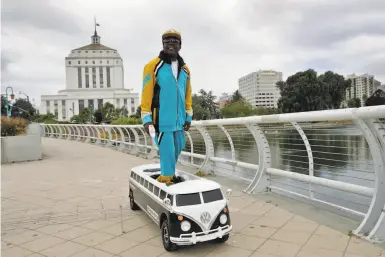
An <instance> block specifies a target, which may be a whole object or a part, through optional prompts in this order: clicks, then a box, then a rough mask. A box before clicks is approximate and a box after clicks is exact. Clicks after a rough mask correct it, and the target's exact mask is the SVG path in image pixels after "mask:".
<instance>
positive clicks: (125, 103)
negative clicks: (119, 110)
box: [123, 98, 127, 106]
mask: <svg viewBox="0 0 385 257" xmlns="http://www.w3.org/2000/svg"><path fill="white" fill-rule="evenodd" d="M123 102H124V106H127V98H124V100H123Z"/></svg>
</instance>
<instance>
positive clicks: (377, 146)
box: [353, 112, 385, 242]
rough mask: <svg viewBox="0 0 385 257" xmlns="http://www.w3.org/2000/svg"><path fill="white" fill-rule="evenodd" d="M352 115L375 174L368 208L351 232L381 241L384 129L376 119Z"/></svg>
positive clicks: (384, 232) (383, 226) (384, 195)
mask: <svg viewBox="0 0 385 257" xmlns="http://www.w3.org/2000/svg"><path fill="white" fill-rule="evenodd" d="M353 116H354V117H355V118H354V119H353V121H354V123H355V124H356V125H357V126H358V127H359V128H360V129H361V131H362V133H363V134H364V136H365V139H366V140H367V142H368V145H369V148H370V152H371V154H372V157H373V166H374V172H375V175H376V178H375V186H374V195H373V198H372V202H371V204H370V207H369V210H368V212H367V214H366V215H365V218H364V219H363V221H362V222H361V224H360V226H359V227H358V228H357V229H356V230H354V231H353V234H355V235H357V236H359V237H365V238H366V239H367V240H369V241H371V242H382V241H384V239H385V213H384V212H385V139H384V137H385V131H384V128H383V126H382V125H381V123H378V120H377V121H376V120H375V119H360V118H357V117H356V115H355V112H354V113H353Z"/></svg>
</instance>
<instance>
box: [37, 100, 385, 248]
mask: <svg viewBox="0 0 385 257" xmlns="http://www.w3.org/2000/svg"><path fill="white" fill-rule="evenodd" d="M41 127H42V129H43V130H42V132H43V134H44V135H45V136H48V137H54V138H62V139H68V140H77V141H84V142H87V143H93V144H98V145H102V146H107V147H112V148H116V149H118V150H120V151H124V152H127V153H129V154H133V155H136V156H142V157H145V158H157V157H158V154H159V153H158V149H157V147H156V145H155V142H154V141H153V140H152V139H151V138H150V136H148V135H147V134H146V133H145V132H144V129H143V126H142V125H88V124H41ZM384 127H385V106H373V107H362V108H349V109H339V110H327V111H315V112H302V113H290V114H278V115H266V116H252V117H243V118H232V119H217V120H205V121H193V123H192V126H191V129H190V130H189V131H188V132H185V134H186V146H185V149H184V151H183V152H182V154H181V156H180V158H179V162H180V163H182V164H184V165H189V166H193V167H196V168H197V169H199V170H202V171H205V172H207V173H215V174H220V175H223V176H226V177H229V178H232V179H237V180H240V181H243V182H244V183H245V189H244V192H245V193H248V194H251V193H253V194H255V193H261V192H276V193H280V194H283V195H285V196H289V197H294V198H299V199H302V200H305V201H307V202H309V203H312V204H316V205H321V206H322V207H324V208H329V209H332V210H337V211H340V212H343V213H344V214H348V215H350V216H351V217H353V218H356V219H359V220H360V222H361V224H360V226H359V227H358V228H357V229H356V230H354V231H353V233H354V234H356V235H357V236H360V237H363V238H365V239H367V240H369V241H371V242H381V241H382V240H384V239H385V211H384V210H385V129H384Z"/></svg>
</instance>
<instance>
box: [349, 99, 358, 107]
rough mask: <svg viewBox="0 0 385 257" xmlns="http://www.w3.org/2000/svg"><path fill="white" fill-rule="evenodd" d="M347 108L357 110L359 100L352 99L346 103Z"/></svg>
mask: <svg viewBox="0 0 385 257" xmlns="http://www.w3.org/2000/svg"><path fill="white" fill-rule="evenodd" d="M348 107H349V108H358V107H361V99H359V98H352V99H350V100H349V101H348Z"/></svg>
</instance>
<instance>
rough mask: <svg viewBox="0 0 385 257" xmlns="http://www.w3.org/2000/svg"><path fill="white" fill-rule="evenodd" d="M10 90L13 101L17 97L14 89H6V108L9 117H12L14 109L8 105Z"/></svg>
mask: <svg viewBox="0 0 385 257" xmlns="http://www.w3.org/2000/svg"><path fill="white" fill-rule="evenodd" d="M8 89H11V92H12V93H11V94H10V95H9V96H10V97H11V100H13V99H15V95H14V94H13V88H12V87H9V86H8V87H7V88H6V89H5V108H6V110H7V116H8V117H10V116H11V112H12V107H10V106H9V103H8Z"/></svg>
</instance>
